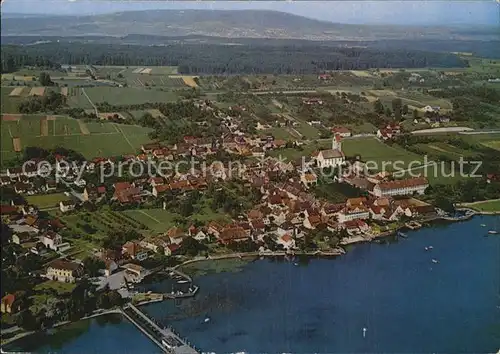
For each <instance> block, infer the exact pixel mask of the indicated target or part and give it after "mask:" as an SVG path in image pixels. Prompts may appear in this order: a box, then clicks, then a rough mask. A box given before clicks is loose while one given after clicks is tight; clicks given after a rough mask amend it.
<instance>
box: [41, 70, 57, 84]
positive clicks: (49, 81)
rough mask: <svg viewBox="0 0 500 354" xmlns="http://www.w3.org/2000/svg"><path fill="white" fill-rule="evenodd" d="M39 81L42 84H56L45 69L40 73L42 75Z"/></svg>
mask: <svg viewBox="0 0 500 354" xmlns="http://www.w3.org/2000/svg"><path fill="white" fill-rule="evenodd" d="M38 81H40V85H42V86H52V85H54V82H53V81H52V79H51V78H50V75H49V74H48V73H46V72H45V71H42V72H41V73H40V77H39V78H38Z"/></svg>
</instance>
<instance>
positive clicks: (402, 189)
mask: <svg viewBox="0 0 500 354" xmlns="http://www.w3.org/2000/svg"><path fill="white" fill-rule="evenodd" d="M427 187H429V181H428V180H427V178H424V177H417V178H410V179H401V180H396V181H389V182H382V183H379V184H377V185H376V186H375V187H373V194H374V195H376V196H377V197H386V196H395V195H411V194H413V193H417V194H424V192H425V190H426V189H427Z"/></svg>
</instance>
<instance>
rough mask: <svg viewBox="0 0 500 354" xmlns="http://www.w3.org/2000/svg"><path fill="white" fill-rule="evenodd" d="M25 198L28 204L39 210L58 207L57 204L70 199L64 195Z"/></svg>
mask: <svg viewBox="0 0 500 354" xmlns="http://www.w3.org/2000/svg"><path fill="white" fill-rule="evenodd" d="M25 198H26V201H27V202H28V204H33V205H36V206H37V207H39V208H41V209H45V208H53V207H59V202H62V201H65V200H69V199H70V198H69V197H68V196H67V195H66V194H64V193H52V194H39V195H28V196H26V197H25Z"/></svg>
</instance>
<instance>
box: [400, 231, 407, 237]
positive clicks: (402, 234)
mask: <svg viewBox="0 0 500 354" xmlns="http://www.w3.org/2000/svg"><path fill="white" fill-rule="evenodd" d="M398 236H399V237H402V238H408V235H407V234H405V233H403V232H398Z"/></svg>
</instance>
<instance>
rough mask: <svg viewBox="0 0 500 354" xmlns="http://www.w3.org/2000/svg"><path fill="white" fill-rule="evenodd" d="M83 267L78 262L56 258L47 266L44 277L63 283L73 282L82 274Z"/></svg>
mask: <svg viewBox="0 0 500 354" xmlns="http://www.w3.org/2000/svg"><path fill="white" fill-rule="evenodd" d="M82 274H83V267H82V265H81V264H79V263H75V262H70V261H67V260H64V259H56V260H54V261H52V262H50V263H49V265H48V266H47V272H46V277H47V278H48V279H51V280H56V281H60V282H64V283H74V282H75V281H76V279H77V278H79V277H80V276H82Z"/></svg>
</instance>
